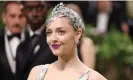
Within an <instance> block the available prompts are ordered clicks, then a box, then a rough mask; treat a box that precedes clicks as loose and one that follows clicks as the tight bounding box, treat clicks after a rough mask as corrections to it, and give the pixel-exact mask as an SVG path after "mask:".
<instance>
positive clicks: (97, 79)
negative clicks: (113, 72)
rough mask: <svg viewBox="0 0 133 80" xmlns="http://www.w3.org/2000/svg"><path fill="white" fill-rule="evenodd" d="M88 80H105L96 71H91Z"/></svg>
mask: <svg viewBox="0 0 133 80" xmlns="http://www.w3.org/2000/svg"><path fill="white" fill-rule="evenodd" d="M88 80H107V79H106V78H105V77H104V76H103V75H101V74H100V73H98V72H97V71H95V70H92V69H91V71H90V73H89V78H88Z"/></svg>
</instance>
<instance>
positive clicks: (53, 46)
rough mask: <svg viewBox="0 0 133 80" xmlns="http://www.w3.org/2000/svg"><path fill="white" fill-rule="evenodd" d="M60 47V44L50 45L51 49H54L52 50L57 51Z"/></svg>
mask: <svg viewBox="0 0 133 80" xmlns="http://www.w3.org/2000/svg"><path fill="white" fill-rule="evenodd" d="M59 47H60V44H53V45H52V48H54V49H58V48H59Z"/></svg>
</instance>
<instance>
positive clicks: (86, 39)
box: [82, 37, 93, 44]
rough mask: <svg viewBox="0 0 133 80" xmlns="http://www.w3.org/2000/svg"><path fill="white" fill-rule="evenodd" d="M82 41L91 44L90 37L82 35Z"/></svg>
mask: <svg viewBox="0 0 133 80" xmlns="http://www.w3.org/2000/svg"><path fill="white" fill-rule="evenodd" d="M82 40H83V43H88V44H93V41H92V39H90V38H88V37H83V39H82Z"/></svg>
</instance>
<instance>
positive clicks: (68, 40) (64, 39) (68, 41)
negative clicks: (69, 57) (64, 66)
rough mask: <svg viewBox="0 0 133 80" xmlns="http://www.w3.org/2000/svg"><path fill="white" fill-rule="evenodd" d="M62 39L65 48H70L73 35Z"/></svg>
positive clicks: (72, 42)
mask: <svg viewBox="0 0 133 80" xmlns="http://www.w3.org/2000/svg"><path fill="white" fill-rule="evenodd" d="M62 41H63V43H64V45H65V48H71V47H73V45H74V37H73V36H66V37H64V38H62Z"/></svg>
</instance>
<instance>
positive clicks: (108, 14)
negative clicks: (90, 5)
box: [91, 1, 129, 35]
mask: <svg viewBox="0 0 133 80" xmlns="http://www.w3.org/2000/svg"><path fill="white" fill-rule="evenodd" d="M121 3H123V2H115V1H97V2H96V11H95V14H92V16H93V18H92V19H91V20H92V23H93V24H94V26H95V28H94V29H92V32H93V33H94V34H95V35H100V34H105V33H108V32H109V31H110V30H111V29H113V28H115V29H117V30H119V31H121V32H123V33H125V34H128V32H129V31H128V24H127V15H126V12H125V8H124V6H122V5H121Z"/></svg>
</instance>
